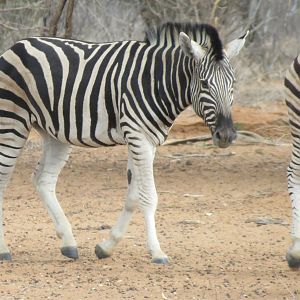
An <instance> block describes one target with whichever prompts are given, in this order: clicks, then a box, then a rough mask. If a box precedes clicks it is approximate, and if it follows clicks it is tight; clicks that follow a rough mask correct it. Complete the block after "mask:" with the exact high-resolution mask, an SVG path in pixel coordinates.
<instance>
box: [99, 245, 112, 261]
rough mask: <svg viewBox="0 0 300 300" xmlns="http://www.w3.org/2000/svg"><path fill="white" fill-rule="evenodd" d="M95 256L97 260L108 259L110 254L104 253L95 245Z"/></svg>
mask: <svg viewBox="0 0 300 300" xmlns="http://www.w3.org/2000/svg"><path fill="white" fill-rule="evenodd" d="M95 254H96V255H97V257H98V258H99V259H102V258H107V257H110V254H108V253H107V252H105V251H104V250H103V249H102V248H101V246H100V245H99V244H97V245H96V247H95Z"/></svg>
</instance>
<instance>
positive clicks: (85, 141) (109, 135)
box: [64, 128, 126, 147]
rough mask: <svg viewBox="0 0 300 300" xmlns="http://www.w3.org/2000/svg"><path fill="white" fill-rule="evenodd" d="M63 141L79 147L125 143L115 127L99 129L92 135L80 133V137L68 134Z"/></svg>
mask: <svg viewBox="0 0 300 300" xmlns="http://www.w3.org/2000/svg"><path fill="white" fill-rule="evenodd" d="M64 142H69V143H71V144H73V145H76V146H81V147H101V146H114V145H124V144H126V142H125V139H124V137H123V134H122V133H121V132H120V131H117V130H116V129H115V128H112V129H109V130H101V131H98V132H96V133H95V136H94V137H92V136H91V135H90V134H89V133H86V134H81V136H80V138H78V136H77V135H75V136H74V135H73V136H70V137H69V139H68V140H67V139H65V141H64Z"/></svg>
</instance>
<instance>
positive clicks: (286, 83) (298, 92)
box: [284, 78, 300, 106]
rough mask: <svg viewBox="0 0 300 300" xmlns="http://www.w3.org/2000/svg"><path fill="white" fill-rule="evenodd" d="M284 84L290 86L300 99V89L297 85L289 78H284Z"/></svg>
mask: <svg viewBox="0 0 300 300" xmlns="http://www.w3.org/2000/svg"><path fill="white" fill-rule="evenodd" d="M284 85H285V87H286V88H288V89H289V90H290V91H291V92H292V93H293V94H294V95H295V96H296V97H297V98H299V99H300V91H298V90H297V89H296V87H295V86H294V85H293V84H292V83H291V82H290V81H289V80H288V79H287V78H285V79H284ZM287 105H288V106H289V104H288V101H287Z"/></svg>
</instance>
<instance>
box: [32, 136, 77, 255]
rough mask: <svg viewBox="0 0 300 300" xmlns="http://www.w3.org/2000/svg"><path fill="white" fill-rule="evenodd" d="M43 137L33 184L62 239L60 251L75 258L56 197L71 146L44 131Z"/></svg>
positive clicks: (67, 228) (72, 240)
mask: <svg viewBox="0 0 300 300" xmlns="http://www.w3.org/2000/svg"><path fill="white" fill-rule="evenodd" d="M42 137H43V154H42V157H41V159H40V161H39V163H38V166H37V168H36V170H35V172H34V174H33V178H32V181H33V184H34V185H35V187H36V190H37V192H38V194H39V196H40V197H41V199H42V201H43V203H44V205H45V207H46V208H47V210H48V213H49V215H50V216H51V218H52V220H53V222H54V224H55V229H56V233H57V236H58V237H59V238H60V239H61V240H62V242H61V253H62V254H63V255H64V256H67V257H69V258H73V259H77V258H78V251H77V244H76V241H75V238H74V236H73V233H72V227H71V224H70V223H69V221H68V219H67V217H66V216H65V214H64V211H63V210H62V208H61V206H60V205H59V202H58V200H57V198H56V192H55V189H56V183H57V179H58V175H59V173H60V171H61V170H62V169H63V167H64V165H65V164H66V162H67V160H68V158H69V154H70V152H71V146H70V145H67V144H63V143H61V142H59V141H57V140H55V139H54V138H52V137H51V136H49V135H46V134H45V133H43V134H42Z"/></svg>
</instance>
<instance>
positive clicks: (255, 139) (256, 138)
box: [163, 130, 279, 146]
mask: <svg viewBox="0 0 300 300" xmlns="http://www.w3.org/2000/svg"><path fill="white" fill-rule="evenodd" d="M237 135H238V137H237V141H242V142H244V143H247V144H266V145H278V144H279V143H276V142H272V141H270V140H268V139H266V138H264V137H262V136H261V135H259V134H257V133H255V132H251V131H245V130H243V131H238V132H237ZM209 140H211V135H203V136H196V137H192V138H187V139H177V140H170V141H167V142H165V143H164V144H163V146H170V145H180V144H187V143H197V142H206V141H209Z"/></svg>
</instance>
